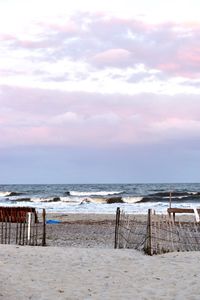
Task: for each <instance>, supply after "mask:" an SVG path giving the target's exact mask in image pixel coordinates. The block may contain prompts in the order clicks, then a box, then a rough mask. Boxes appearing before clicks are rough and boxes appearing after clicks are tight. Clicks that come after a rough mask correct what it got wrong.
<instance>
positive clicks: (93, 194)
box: [70, 191, 123, 197]
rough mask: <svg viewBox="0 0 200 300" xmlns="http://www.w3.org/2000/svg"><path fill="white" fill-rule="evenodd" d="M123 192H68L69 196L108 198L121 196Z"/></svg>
mask: <svg viewBox="0 0 200 300" xmlns="http://www.w3.org/2000/svg"><path fill="white" fill-rule="evenodd" d="M122 193H123V191H100V192H93V191H91V192H77V191H70V195H71V196H80V197H81V196H109V195H119V194H122Z"/></svg>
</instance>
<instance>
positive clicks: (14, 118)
mask: <svg viewBox="0 0 200 300" xmlns="http://www.w3.org/2000/svg"><path fill="white" fill-rule="evenodd" d="M71 2H72V3H71ZM199 11H200V2H199V1H198V0H190V1H184V0H182V1H179V0H172V1H170V0H169V1H162V0H151V1H147V0H146V1H145V0H140V1H135V0H123V1H122V0H118V1H116V0H115V1H114V0H109V1H108V0H106V1H105V0H101V1H97V0H84V1H82V0H80V1H79V0H76V1H66V0H48V1H47V0H21V1H20V0H0V168H1V170H0V183H2V184H3V183H109V182H110V183H147V182H199V181H200V171H199V170H200V21H199Z"/></svg>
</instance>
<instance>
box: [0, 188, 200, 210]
mask: <svg viewBox="0 0 200 300" xmlns="http://www.w3.org/2000/svg"><path fill="white" fill-rule="evenodd" d="M170 192H171V195H172V207H180V208H187V207H192V208H194V207H196V208H197V207H200V183H177V184H175V183H173V184H164V183H162V184H159V183H155V184H42V185H37V184H28V185H27V184H26V185H25V184H18V185H0V206H31V207H35V208H36V209H37V210H38V211H39V212H40V211H41V210H42V209H43V208H45V209H46V211H47V212H49V213H50V212H53V213H55V212H56V213H98V214H101V213H108V214H110V213H115V211H116V208H117V207H120V208H122V209H124V210H125V211H126V212H127V213H130V214H131V213H134V214H141V213H142V214H143V213H145V214H146V213H147V211H148V209H149V208H153V209H155V211H156V212H157V213H166V212H167V208H168V207H169V193H170Z"/></svg>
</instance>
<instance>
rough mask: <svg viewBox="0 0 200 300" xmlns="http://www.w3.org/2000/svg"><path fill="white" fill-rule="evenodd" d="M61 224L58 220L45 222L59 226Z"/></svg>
mask: <svg viewBox="0 0 200 300" xmlns="http://www.w3.org/2000/svg"><path fill="white" fill-rule="evenodd" d="M59 223H61V221H58V220H47V221H46V224H59Z"/></svg>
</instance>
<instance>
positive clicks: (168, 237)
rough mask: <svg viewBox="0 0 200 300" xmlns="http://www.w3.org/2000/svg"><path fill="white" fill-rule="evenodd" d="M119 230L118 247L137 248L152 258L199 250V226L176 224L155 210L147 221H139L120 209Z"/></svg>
mask: <svg viewBox="0 0 200 300" xmlns="http://www.w3.org/2000/svg"><path fill="white" fill-rule="evenodd" d="M117 224H118V225H117ZM116 227H117V229H116V232H117V234H116V236H115V248H132V249H137V250H141V251H144V252H145V253H147V254H149V255H154V254H162V253H166V252H173V251H178V252H179V251H200V223H196V222H180V221H179V222H174V220H173V218H169V216H168V215H156V214H155V213H153V212H152V210H149V211H148V215H147V219H146V221H139V220H137V218H134V217H131V215H126V214H125V213H124V212H123V211H122V212H120V209H119V210H118V223H117V222H116Z"/></svg>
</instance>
